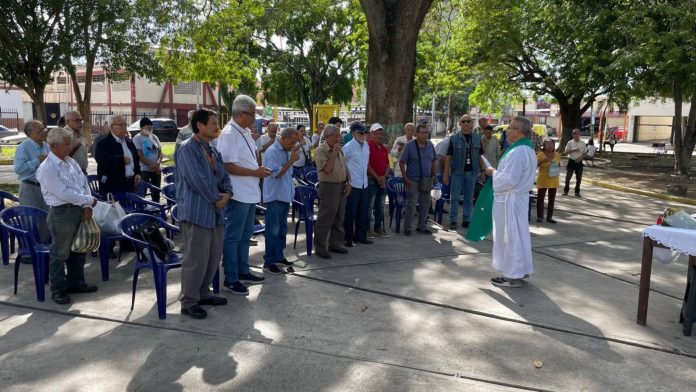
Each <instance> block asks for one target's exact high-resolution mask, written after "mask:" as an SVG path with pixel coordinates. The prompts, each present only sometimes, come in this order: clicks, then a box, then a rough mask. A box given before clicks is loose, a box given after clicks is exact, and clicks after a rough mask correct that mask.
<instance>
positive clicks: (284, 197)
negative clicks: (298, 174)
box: [263, 138, 295, 203]
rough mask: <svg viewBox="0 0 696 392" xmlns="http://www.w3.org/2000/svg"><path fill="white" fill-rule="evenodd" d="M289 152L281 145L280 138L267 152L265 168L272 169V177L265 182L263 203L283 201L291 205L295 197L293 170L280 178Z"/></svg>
mask: <svg viewBox="0 0 696 392" xmlns="http://www.w3.org/2000/svg"><path fill="white" fill-rule="evenodd" d="M289 158H290V157H289V153H288V151H286V150H285V148H283V145H282V144H280V138H277V139H276V141H275V143H273V144H272V145H271V146H270V147H268V149H267V150H266V154H265V155H264V166H266V167H267V168H269V169H271V175H270V176H268V177H266V179H265V180H263V202H264V203H268V202H271V201H282V202H285V203H291V202H292V198H293V196H294V195H295V189H294V187H293V186H292V169H290V170H287V171H285V173H284V174H283V175H282V176H280V177H277V176H278V173H280V171H281V170H282V169H283V166H285V164H286V163H287V162H288V159H289Z"/></svg>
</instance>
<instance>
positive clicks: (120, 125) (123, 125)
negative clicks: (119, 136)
mask: <svg viewBox="0 0 696 392" xmlns="http://www.w3.org/2000/svg"><path fill="white" fill-rule="evenodd" d="M111 125H116V126H119V127H125V126H126V123H113V124H111Z"/></svg>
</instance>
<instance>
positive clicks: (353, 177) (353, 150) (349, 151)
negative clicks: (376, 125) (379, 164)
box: [343, 139, 370, 189]
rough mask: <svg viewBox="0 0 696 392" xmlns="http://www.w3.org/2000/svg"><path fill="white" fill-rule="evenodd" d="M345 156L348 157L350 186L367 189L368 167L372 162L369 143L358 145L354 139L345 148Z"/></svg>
mask: <svg viewBox="0 0 696 392" xmlns="http://www.w3.org/2000/svg"><path fill="white" fill-rule="evenodd" d="M343 155H345V157H346V163H347V164H348V172H349V173H350V185H351V186H352V187H354V188H359V189H365V188H367V185H368V184H367V165H368V163H369V162H370V147H369V146H368V145H367V143H365V142H363V143H358V141H357V140H355V139H353V140H351V141H349V142H348V143H346V145H344V146H343Z"/></svg>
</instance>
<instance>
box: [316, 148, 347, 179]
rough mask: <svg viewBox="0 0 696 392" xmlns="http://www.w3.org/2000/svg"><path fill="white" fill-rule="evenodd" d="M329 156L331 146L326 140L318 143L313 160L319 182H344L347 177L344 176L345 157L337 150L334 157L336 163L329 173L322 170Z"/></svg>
mask: <svg viewBox="0 0 696 392" xmlns="http://www.w3.org/2000/svg"><path fill="white" fill-rule="evenodd" d="M330 156H331V147H329V144H328V143H326V142H322V143H321V144H319V146H318V147H317V149H316V150H315V151H314V162H315V163H316V164H317V170H318V172H317V174H318V176H319V182H329V183H339V182H345V181H346V180H347V179H348V177H347V176H346V170H347V166H346V158H345V157H344V156H343V152H339V153H338V156H337V157H336V163H335V164H334V167H333V170H332V171H331V173H325V172H324V170H323V169H324V166H326V162H328V161H329V157H330Z"/></svg>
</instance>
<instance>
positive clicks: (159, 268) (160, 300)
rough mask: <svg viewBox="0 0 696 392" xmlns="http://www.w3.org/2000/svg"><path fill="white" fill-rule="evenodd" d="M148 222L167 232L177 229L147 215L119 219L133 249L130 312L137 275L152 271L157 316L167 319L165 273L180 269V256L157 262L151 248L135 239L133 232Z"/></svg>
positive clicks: (177, 254) (170, 256) (171, 256)
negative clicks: (142, 270) (133, 260)
mask: <svg viewBox="0 0 696 392" xmlns="http://www.w3.org/2000/svg"><path fill="white" fill-rule="evenodd" d="M150 220H154V221H155V222H157V226H158V227H160V228H165V229H166V230H169V231H175V232H178V231H179V228H178V227H176V226H174V225H171V224H169V223H167V222H166V221H164V220H162V219H159V218H157V217H154V216H152V215H148V214H130V215H126V216H125V217H124V218H123V219H121V223H120V227H121V232H122V233H123V235H124V236H125V237H126V238H127V239H129V240H130V241H131V243H132V244H133V248H135V271H134V272H133V289H132V290H133V295H132V299H131V310H132V309H133V307H134V306H135V289H136V288H137V285H138V275H139V274H140V270H141V269H143V268H150V269H152V274H153V277H154V281H155V294H156V296H157V314H158V316H159V318H160V319H165V318H167V310H166V307H167V272H168V271H169V270H171V269H174V268H180V267H181V261H182V255H181V254H180V253H174V252H172V253H170V254H169V257H168V259H167V260H164V261H159V260H158V259H157V258H156V257H155V252H154V251H153V250H152V246H150V244H149V243H147V242H145V241H141V240H139V239H137V238H135V232H136V230H138V228H139V227H140V225H142V224H143V223H145V222H148V221H150Z"/></svg>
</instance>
